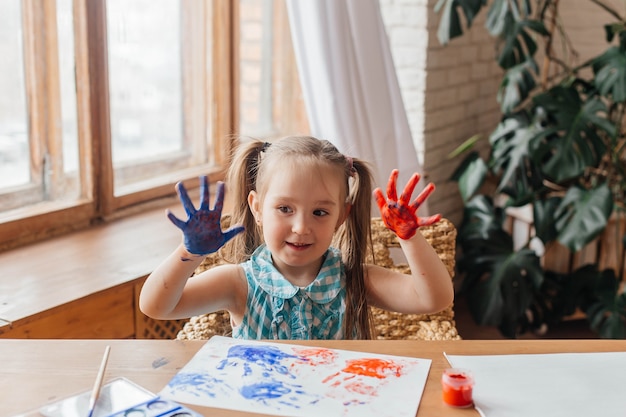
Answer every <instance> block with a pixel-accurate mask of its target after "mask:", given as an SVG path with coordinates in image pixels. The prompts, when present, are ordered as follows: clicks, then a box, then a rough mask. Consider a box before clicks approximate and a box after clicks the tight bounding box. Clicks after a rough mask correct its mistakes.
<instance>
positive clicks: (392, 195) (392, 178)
mask: <svg viewBox="0 0 626 417" xmlns="http://www.w3.org/2000/svg"><path fill="white" fill-rule="evenodd" d="M397 181H398V170H397V169H394V170H393V171H391V175H389V182H388V183H387V198H388V199H390V200H391V201H398V192H397V191H396V182H397Z"/></svg>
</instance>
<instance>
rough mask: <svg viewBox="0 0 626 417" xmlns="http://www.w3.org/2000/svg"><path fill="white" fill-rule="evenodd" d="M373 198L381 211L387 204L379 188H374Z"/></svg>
mask: <svg viewBox="0 0 626 417" xmlns="http://www.w3.org/2000/svg"><path fill="white" fill-rule="evenodd" d="M374 198H375V199H376V204H377V205H378V208H379V209H380V211H381V213H382V211H383V209H384V208H385V206H386V205H387V200H386V199H385V196H384V195H383V192H382V190H381V189H380V188H377V189H375V190H374Z"/></svg>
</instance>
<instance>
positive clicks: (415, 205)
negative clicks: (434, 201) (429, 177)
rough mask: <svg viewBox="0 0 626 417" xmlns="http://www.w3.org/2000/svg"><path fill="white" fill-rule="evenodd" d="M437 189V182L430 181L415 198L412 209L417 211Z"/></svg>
mask: <svg viewBox="0 0 626 417" xmlns="http://www.w3.org/2000/svg"><path fill="white" fill-rule="evenodd" d="M433 191H435V184H433V183H432V182H431V183H429V184H428V185H427V186H426V187H425V188H424V189H423V190H422V192H421V193H419V195H418V196H417V197H416V198H415V200H414V201H413V203H412V204H411V209H412V210H413V211H416V210H417V209H418V208H419V206H421V205H422V203H423V202H424V201H425V200H426V199H427V198H428V196H429V195H430V194H431V193H432V192H433Z"/></svg>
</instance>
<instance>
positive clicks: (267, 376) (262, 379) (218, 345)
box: [160, 337, 431, 417]
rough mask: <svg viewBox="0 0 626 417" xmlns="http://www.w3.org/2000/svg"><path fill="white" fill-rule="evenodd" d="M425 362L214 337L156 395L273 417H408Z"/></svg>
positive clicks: (420, 390)
mask: <svg viewBox="0 0 626 417" xmlns="http://www.w3.org/2000/svg"><path fill="white" fill-rule="evenodd" d="M430 365H431V360H430V359H417V358H410V357H401V356H391V355H380V354H373V353H363V352H352V351H346V350H337V349H328V348H319V347H310V346H298V345H292V344H282V343H272V342H261V341H245V340H237V339H232V338H226V337H213V338H211V339H210V340H209V341H207V343H206V344H205V345H204V346H203V347H202V348H201V349H200V350H199V351H198V353H197V354H196V355H195V356H194V357H193V358H192V359H191V360H190V361H189V363H187V364H186V365H185V366H184V367H183V369H181V370H180V371H179V372H178V374H177V375H176V376H175V377H174V378H173V379H172V380H171V381H170V382H169V383H168V385H167V386H166V387H165V388H164V389H163V390H162V391H161V392H160V395H161V396H162V397H164V398H169V399H171V400H174V401H177V402H181V403H187V404H195V405H201V406H207V407H217V408H226V409H232V410H241V411H247V412H257V413H267V414H273V415H277V416H279V415H280V416H295V417H300V416H315V417H319V416H333V417H334V416H359V417H367V416H377V417H383V416H390V417H403V416H407V417H414V416H415V414H416V413H417V408H418V406H419V402H420V400H421V397H422V393H423V391H424V387H425V385H426V379H427V377H428V372H429V370H430Z"/></svg>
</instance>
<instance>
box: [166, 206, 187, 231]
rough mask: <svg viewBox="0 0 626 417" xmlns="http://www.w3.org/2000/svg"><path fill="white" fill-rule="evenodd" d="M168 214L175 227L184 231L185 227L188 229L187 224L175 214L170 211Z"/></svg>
mask: <svg viewBox="0 0 626 417" xmlns="http://www.w3.org/2000/svg"><path fill="white" fill-rule="evenodd" d="M166 213H167V218H168V219H170V221H171V222H172V223H174V226H176V227H178V228H179V229H180V230H183V231H184V230H185V227H187V223H185V222H184V221H182V220H181V219H179V218H178V217H176V216H175V215H174V213H172V212H171V211H169V210H167V211H166Z"/></svg>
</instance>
